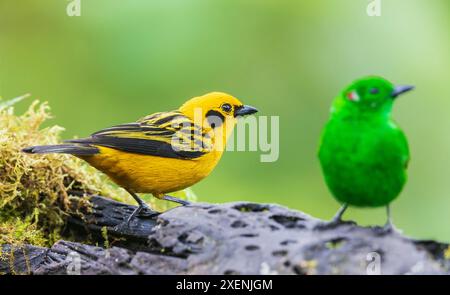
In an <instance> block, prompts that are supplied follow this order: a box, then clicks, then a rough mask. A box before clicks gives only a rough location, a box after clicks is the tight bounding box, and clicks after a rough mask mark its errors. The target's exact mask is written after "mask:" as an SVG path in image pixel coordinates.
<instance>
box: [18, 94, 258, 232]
mask: <svg viewBox="0 0 450 295" xmlns="http://www.w3.org/2000/svg"><path fill="white" fill-rule="evenodd" d="M256 112H257V110H256V109H255V108H253V107H251V106H247V105H243V104H242V103H241V102H240V101H239V100H238V99H237V98H235V97H233V96H231V95H229V94H226V93H221V92H212V93H208V94H205V95H203V96H198V97H194V98H192V99H190V100H188V101H187V102H186V103H184V104H183V105H182V106H181V107H180V108H179V109H178V110H175V111H170V112H161V113H155V114H152V115H149V116H146V117H144V118H142V119H140V120H138V121H137V122H135V123H128V124H122V125H117V126H114V127H111V128H107V129H103V130H100V131H98V132H96V133H94V134H92V135H91V136H90V137H88V138H82V139H74V140H68V141H66V143H65V144H59V145H44V146H33V147H28V148H25V149H23V151H24V152H26V153H31V154H46V153H64V154H71V155H74V156H76V157H79V158H81V159H83V160H85V161H86V162H88V163H89V164H90V165H92V166H94V167H95V168H97V169H98V170H100V171H102V172H104V173H105V174H106V175H108V176H109V177H110V178H111V179H112V180H113V181H114V182H115V183H117V184H118V185H119V186H121V187H123V188H124V189H126V190H127V191H128V192H129V193H130V194H131V195H132V196H133V198H134V199H135V200H136V202H137V203H138V204H139V206H138V208H137V209H136V210H135V211H134V212H133V213H132V214H131V215H130V216H129V217H128V219H127V224H129V222H130V220H131V219H132V218H133V217H134V216H136V214H139V213H140V212H141V211H142V210H143V209H149V208H148V206H147V204H146V203H145V202H144V201H142V200H141V199H140V198H139V197H138V196H137V193H151V194H152V195H153V196H155V197H156V198H159V199H164V200H168V201H173V202H177V203H179V204H182V205H187V204H188V202H186V201H183V200H180V199H177V198H175V197H171V196H169V195H167V193H170V192H174V191H178V190H181V189H184V188H187V187H189V186H192V185H193V184H195V183H197V182H198V181H200V180H202V179H203V178H205V177H206V176H208V174H209V173H210V172H211V171H212V170H213V169H214V167H215V166H216V165H217V163H218V161H219V160H220V157H221V156H222V153H223V151H224V149H225V145H226V142H227V138H228V137H229V136H230V134H231V132H232V130H233V128H234V126H235V124H236V122H237V118H238V117H240V116H245V115H250V114H254V113H256Z"/></svg>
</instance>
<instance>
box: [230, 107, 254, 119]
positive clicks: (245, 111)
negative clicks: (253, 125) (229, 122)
mask: <svg viewBox="0 0 450 295" xmlns="http://www.w3.org/2000/svg"><path fill="white" fill-rule="evenodd" d="M257 112H258V110H257V109H255V108H254V107H252V106H246V105H243V106H239V107H236V109H235V110H234V116H235V117H242V116H247V115H251V114H254V113H257Z"/></svg>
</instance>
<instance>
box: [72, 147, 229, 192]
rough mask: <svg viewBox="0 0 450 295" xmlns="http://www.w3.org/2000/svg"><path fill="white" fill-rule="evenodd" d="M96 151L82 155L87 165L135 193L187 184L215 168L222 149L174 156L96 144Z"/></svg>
mask: <svg viewBox="0 0 450 295" xmlns="http://www.w3.org/2000/svg"><path fill="white" fill-rule="evenodd" d="M97 148H98V149H99V150H100V153H99V154H96V155H93V156H82V157H81V158H82V159H84V160H85V161H87V162H88V163H89V164H90V165H92V166H94V167H95V168H97V169H98V170H100V171H102V172H104V173H105V174H106V175H108V176H109V177H110V178H111V179H112V180H113V181H114V182H116V183H117V184H118V185H120V186H122V187H124V188H126V189H128V190H131V191H133V192H136V193H151V194H153V195H154V196H157V197H158V196H161V195H163V194H165V193H169V192H174V191H178V190H181V189H184V188H187V187H189V186H191V185H193V184H195V183H197V182H198V181H200V180H202V179H203V178H204V177H206V176H208V174H209V173H210V172H211V171H212V170H213V169H214V167H215V166H216V164H217V162H218V161H219V159H220V157H221V156H222V152H221V151H212V152H209V153H207V154H205V155H203V156H201V157H199V158H195V159H174V158H163V157H156V156H150V155H142V154H135V153H128V152H123V151H120V150H116V149H111V148H107V147H101V146H97Z"/></svg>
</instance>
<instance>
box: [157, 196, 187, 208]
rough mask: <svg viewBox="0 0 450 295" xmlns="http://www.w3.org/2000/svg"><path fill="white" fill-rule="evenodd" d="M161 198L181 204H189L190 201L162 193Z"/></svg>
mask: <svg viewBox="0 0 450 295" xmlns="http://www.w3.org/2000/svg"><path fill="white" fill-rule="evenodd" d="M161 199H162V200H166V201H170V202H175V203H178V204H181V205H183V206H187V205H190V204H191V203H190V202H188V201H185V200H181V199H178V198H175V197H172V196H169V195H164V196H163V197H162V198H161Z"/></svg>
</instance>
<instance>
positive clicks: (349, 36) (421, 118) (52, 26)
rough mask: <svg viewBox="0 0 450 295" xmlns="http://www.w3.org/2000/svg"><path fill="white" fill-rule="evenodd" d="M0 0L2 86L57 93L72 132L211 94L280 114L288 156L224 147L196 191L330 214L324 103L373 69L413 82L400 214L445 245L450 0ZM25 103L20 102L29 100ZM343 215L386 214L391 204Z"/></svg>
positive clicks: (372, 217) (62, 119)
mask: <svg viewBox="0 0 450 295" xmlns="http://www.w3.org/2000/svg"><path fill="white" fill-rule="evenodd" d="M369 2H370V1H368V0H367V1H365V0H351V1H350V0H345V1H344V0H340V1H327V0H320V1H319V0H314V1H313V0H311V1H285V0H215V1H210V0H152V1H148V0H147V1H146V0H127V1H119V0H96V1H90V0H81V16H80V17H69V16H67V15H66V5H67V4H68V3H69V1H66V0H58V1H55V0H40V1H35V0H21V1H17V0H0V95H1V96H2V97H3V98H5V99H7V98H13V97H16V96H19V95H21V94H24V93H28V92H30V93H32V94H33V97H34V98H39V99H41V100H45V101H49V103H50V105H51V107H52V112H53V114H54V119H53V120H52V121H51V123H52V124H58V125H61V126H64V127H65V128H66V130H67V131H66V132H65V133H64V137H65V138H66V139H67V138H71V137H73V136H86V135H88V134H90V133H91V132H93V131H96V130H97V129H100V128H104V127H108V126H111V125H113V124H117V123H125V122H129V121H134V120H136V119H138V118H140V117H142V116H144V115H146V114H149V113H152V112H155V111H162V110H169V109H175V108H177V106H178V105H180V104H181V103H182V102H183V101H184V100H186V99H187V98H190V97H192V96H196V95H199V94H203V93H205V92H208V91H212V90H220V91H225V92H229V93H231V94H234V95H235V96H237V97H239V98H241V99H242V100H243V101H245V102H246V103H248V104H251V105H255V106H257V107H258V108H259V109H260V115H267V116H280V129H281V130H280V157H279V160H278V161H276V162H274V163H260V161H259V156H260V153H258V152H229V153H226V154H225V155H224V157H223V159H222V161H221V162H220V164H219V165H218V167H217V168H216V169H215V171H214V172H213V173H212V174H211V175H210V177H209V178H207V179H206V180H204V181H202V182H200V183H199V184H197V185H195V186H194V187H193V189H194V191H195V192H196V194H197V195H198V196H199V198H200V200H201V201H208V202H227V201H237V200H250V201H256V202H271V203H272V202H273V203H279V204H282V205H285V206H289V207H292V208H296V209H299V210H303V211H305V212H307V213H309V214H312V215H314V216H317V217H320V218H330V217H331V216H332V215H333V214H334V213H335V211H336V210H337V208H338V206H339V205H338V204H337V202H336V201H334V199H333V198H332V196H331V194H330V193H329V192H328V190H327V188H326V186H325V184H324V181H323V179H322V176H321V172H320V167H319V163H318V160H317V157H316V151H317V145H318V141H319V136H320V131H321V128H322V127H323V125H324V123H325V122H326V120H327V118H328V110H329V105H330V103H331V101H332V99H333V97H334V96H335V95H336V94H337V93H338V92H339V91H340V89H341V88H342V87H344V86H345V85H347V84H348V83H349V82H351V81H352V80H353V79H355V78H358V77H360V76H363V75H367V74H378V75H382V76H384V77H386V78H388V79H390V80H392V81H393V82H394V83H409V84H414V85H416V86H417V89H416V90H415V91H414V92H412V93H410V94H408V95H405V96H403V97H401V98H400V99H399V100H398V101H397V103H396V106H395V112H394V116H395V119H396V121H397V122H398V123H399V124H400V125H401V126H402V127H403V128H404V130H405V132H406V134H407V136H408V138H409V143H410V148H411V153H412V160H411V163H410V168H409V175H410V178H409V182H408V184H407V185H406V188H405V189H404V191H403V193H402V194H401V196H400V197H399V198H398V199H397V200H396V201H395V202H394V203H393V214H394V221H395V223H396V225H397V226H398V227H399V228H402V229H403V230H404V231H405V233H406V234H408V235H411V236H413V237H417V238H433V239H439V240H442V241H447V242H449V241H450V57H449V53H450V2H449V1H447V0H442V1H439V0H434V1H420V0H397V1H387V0H381V4H382V15H381V16H379V17H369V16H368V15H367V14H366V7H367V5H368V4H369ZM27 105H28V103H27V102H22V103H21V104H20V105H18V106H17V108H16V110H17V111H18V112H22V111H24V110H25V108H26V107H27ZM345 218H351V219H355V220H356V221H358V222H359V223H361V224H382V223H383V222H384V221H385V213H384V210H383V209H351V210H349V211H348V213H347V214H346V215H345Z"/></svg>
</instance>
